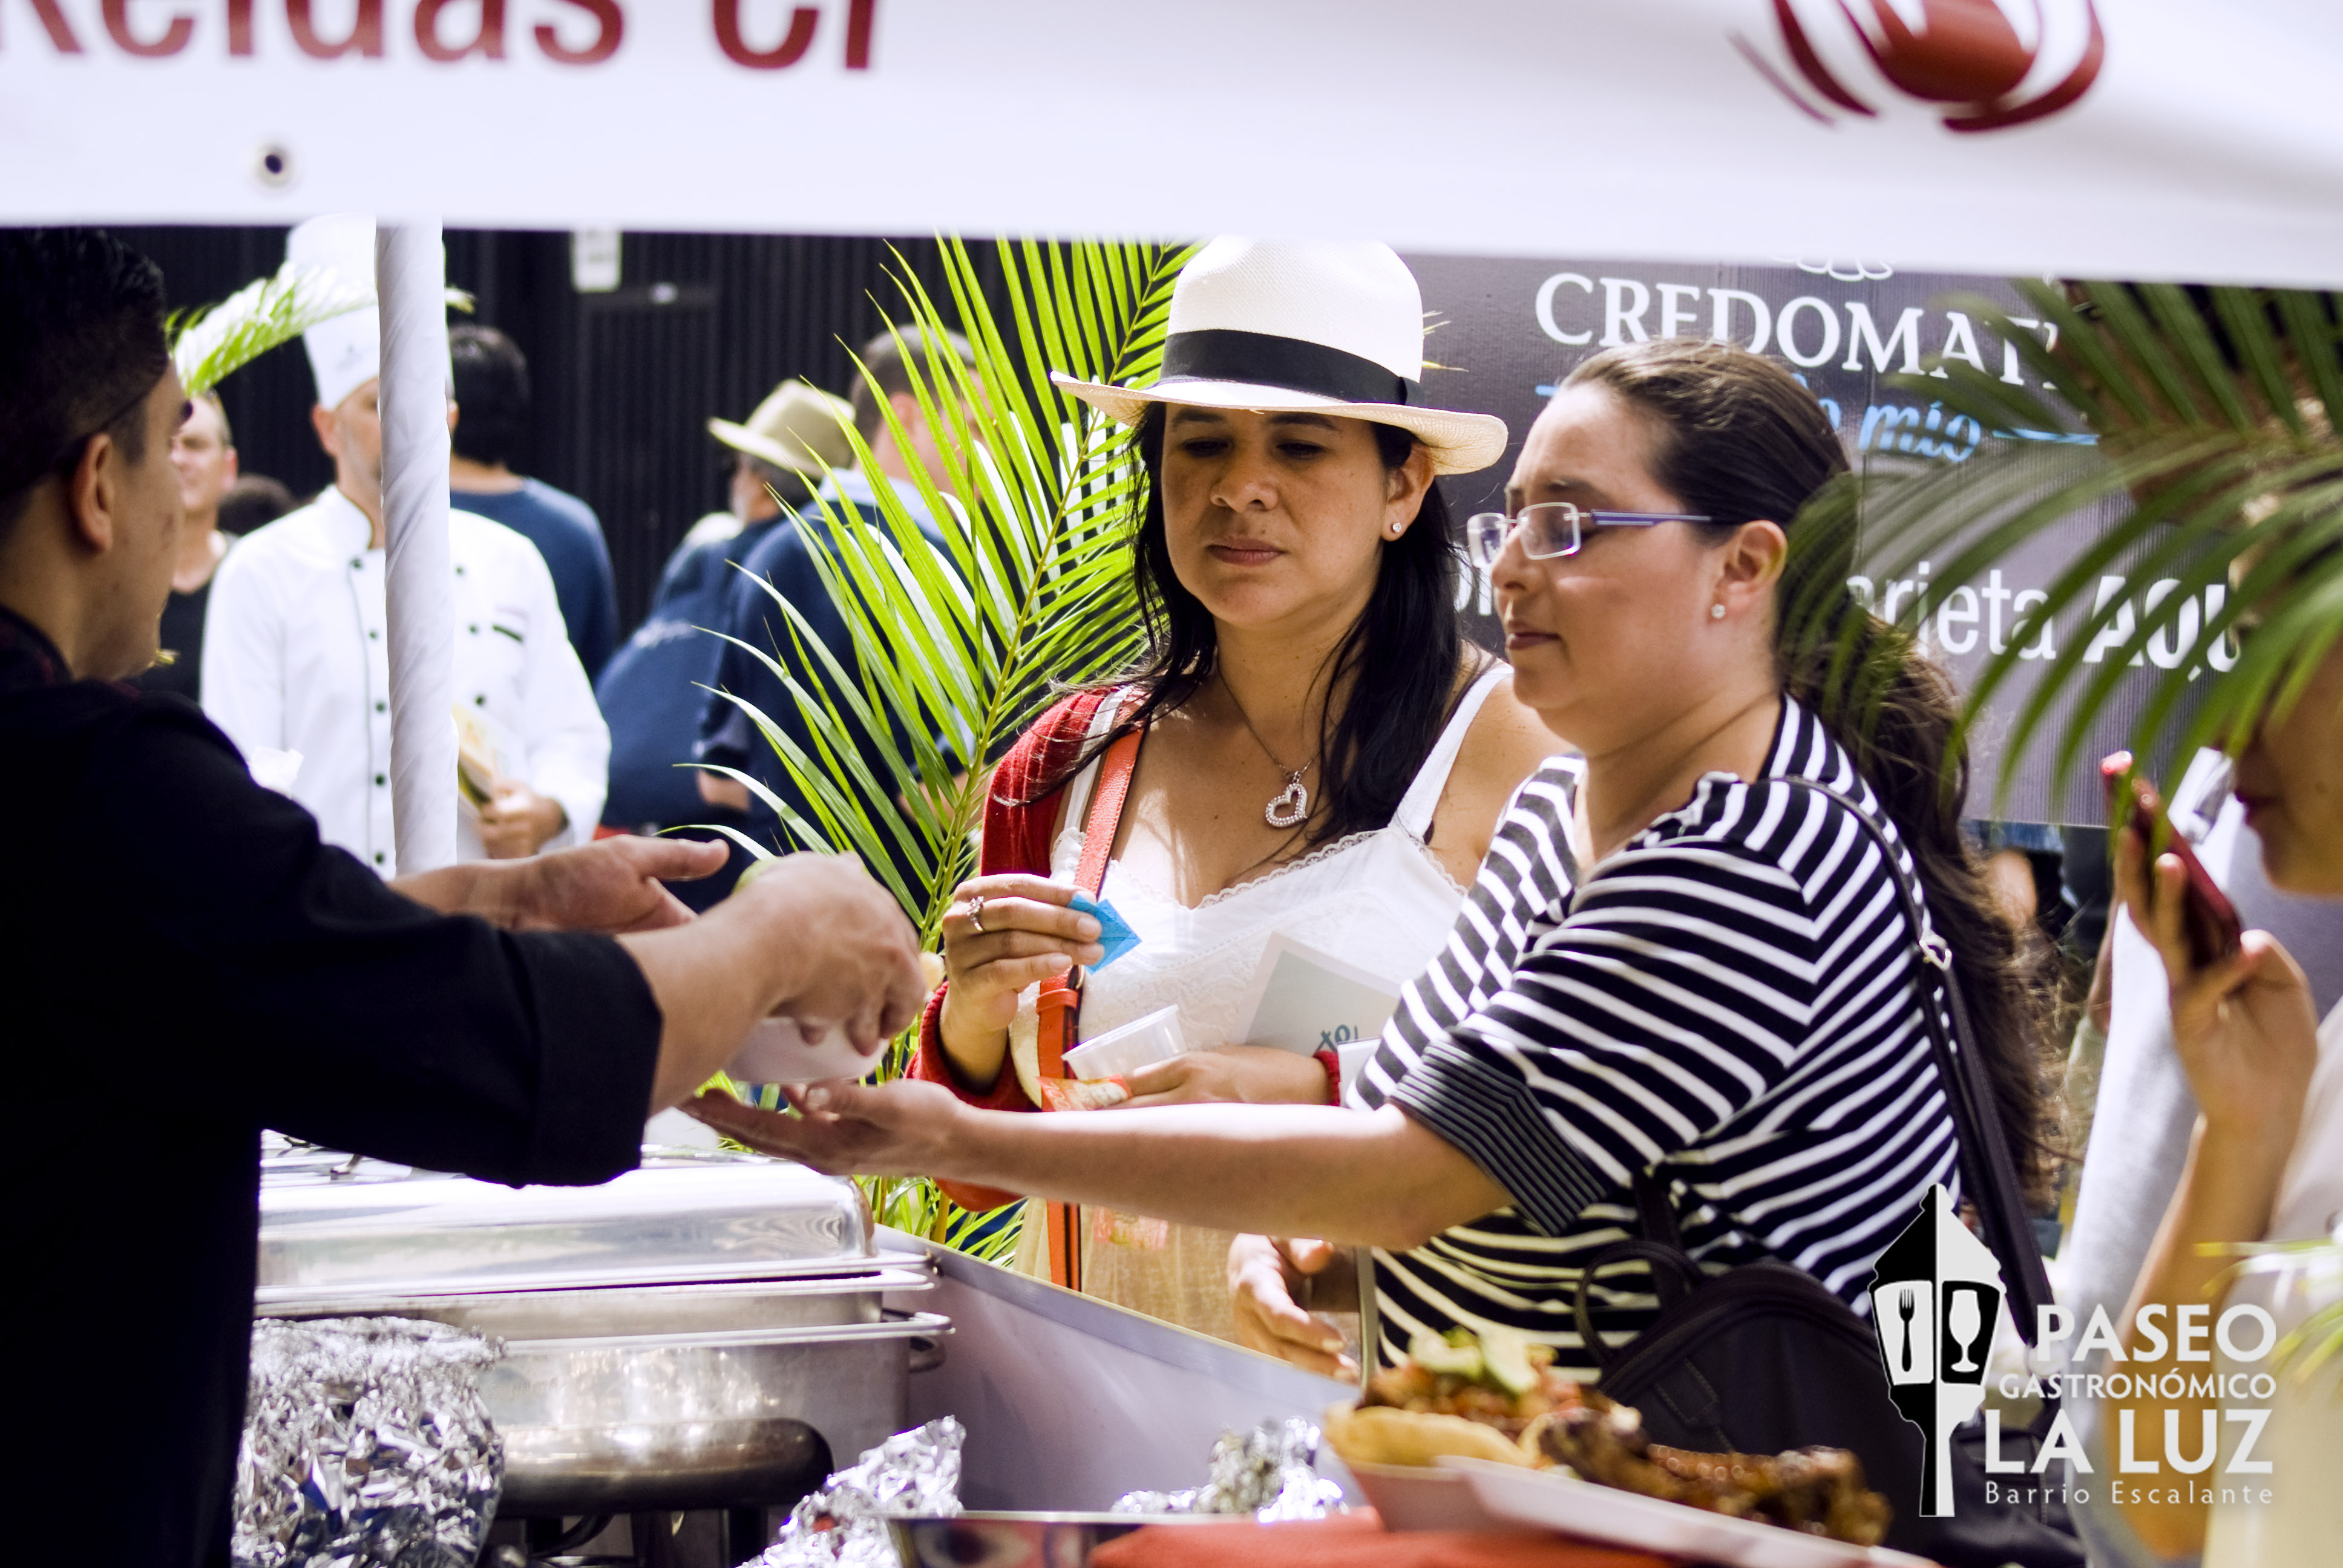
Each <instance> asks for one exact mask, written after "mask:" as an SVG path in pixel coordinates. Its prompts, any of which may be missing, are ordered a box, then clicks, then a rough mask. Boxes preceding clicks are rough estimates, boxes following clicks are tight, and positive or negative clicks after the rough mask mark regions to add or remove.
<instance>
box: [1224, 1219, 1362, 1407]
mask: <svg viewBox="0 0 2343 1568" xmlns="http://www.w3.org/2000/svg"><path fill="white" fill-rule="evenodd" d="M1330 1276H1332V1278H1331V1279H1330ZM1320 1280H1329V1281H1330V1282H1332V1283H1334V1284H1336V1285H1338V1286H1345V1285H1346V1286H1347V1287H1348V1288H1349V1291H1350V1293H1351V1296H1352V1298H1353V1299H1352V1301H1351V1302H1349V1303H1348V1304H1349V1305H1350V1306H1351V1307H1352V1308H1353V1309H1355V1307H1356V1305H1357V1302H1356V1297H1357V1293H1358V1276H1357V1274H1356V1273H1355V1272H1354V1271H1353V1266H1352V1262H1351V1259H1350V1256H1349V1254H1347V1253H1345V1252H1343V1251H1340V1250H1339V1249H1337V1248H1334V1247H1332V1246H1329V1245H1328V1244H1327V1243H1325V1242H1324V1241H1317V1240H1314V1239H1309V1238H1302V1239H1295V1240H1281V1239H1277V1238H1273V1237H1269V1236H1239V1237H1238V1238H1237V1239H1236V1240H1235V1241H1232V1242H1231V1243H1230V1244H1229V1304H1230V1306H1231V1307H1232V1309H1233V1310H1234V1312H1235V1314H1236V1328H1237V1343H1239V1344H1241V1345H1242V1346H1244V1348H1245V1349H1247V1350H1249V1351H1259V1352H1262V1354H1263V1355H1272V1356H1275V1357H1277V1358H1278V1359H1279V1360H1280V1361H1282V1362H1289V1363H1291V1364H1292V1365H1294V1366H1298V1367H1300V1368H1302V1370H1303V1371H1304V1372H1316V1373H1318V1374H1319V1375H1320V1376H1321V1377H1332V1378H1355V1377H1357V1376H1358V1375H1359V1364H1358V1362H1354V1361H1353V1360H1352V1359H1351V1358H1350V1357H1349V1356H1348V1355H1345V1354H1344V1353H1343V1347H1342V1331H1341V1330H1339V1329H1337V1328H1335V1327H1334V1326H1333V1324H1332V1323H1330V1322H1327V1321H1326V1320H1325V1319H1324V1318H1322V1317H1321V1316H1319V1315H1318V1314H1317V1313H1315V1312H1311V1311H1310V1310H1309V1309H1307V1308H1305V1307H1303V1306H1302V1304H1301V1299H1302V1295H1303V1294H1304V1293H1305V1289H1306V1287H1307V1286H1308V1285H1309V1284H1312V1283H1315V1282H1318V1281H1320Z"/></svg>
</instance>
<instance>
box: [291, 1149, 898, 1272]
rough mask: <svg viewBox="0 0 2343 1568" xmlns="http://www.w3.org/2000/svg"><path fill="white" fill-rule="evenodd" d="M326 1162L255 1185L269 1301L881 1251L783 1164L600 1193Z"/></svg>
mask: <svg viewBox="0 0 2343 1568" xmlns="http://www.w3.org/2000/svg"><path fill="white" fill-rule="evenodd" d="M334 1168H335V1167H333V1166H332V1165H328V1166H327V1167H326V1174H325V1175H324V1176H323V1177H321V1176H320V1175H319V1172H318V1168H317V1165H316V1163H315V1162H314V1161H312V1162H310V1163H307V1164H302V1165H299V1166H297V1167H291V1168H288V1169H287V1170H286V1171H284V1173H283V1175H282V1176H281V1178H280V1179H279V1180H277V1181H268V1182H264V1184H263V1186H262V1189H261V1195H260V1260H259V1279H258V1284H259V1295H258V1299H259V1301H260V1302H263V1303H264V1304H267V1303H274V1302H287V1301H294V1300H324V1299H330V1298H351V1297H357V1296H370V1297H375V1298H382V1297H391V1296H396V1297H419V1296H431V1295H471V1294H480V1293H483V1292H508V1291H521V1290H554V1289H560V1288H565V1287H567V1288H582V1287H598V1286H610V1285H629V1284H645V1283H653V1282H662V1281H666V1282H683V1281H723V1280H745V1279H771V1278H776V1277H781V1276H786V1275H790V1274H803V1273H823V1272H837V1271H840V1269H841V1268H844V1269H847V1270H849V1271H851V1270H856V1269H867V1268H869V1267H870V1264H871V1262H872V1260H873V1258H874V1256H875V1250H874V1248H873V1247H872V1245H871V1226H870V1209H869V1206H868V1204H867V1203H866V1202H865V1201H864V1200H863V1197H862V1194H861V1191H860V1189H859V1188H857V1187H856V1186H855V1185H854V1184H853V1183H852V1182H851V1181H845V1180H842V1179H840V1178H837V1177H830V1176H823V1175H821V1174H820V1173H818V1172H816V1171H811V1170H809V1169H808V1168H807V1167H805V1166H802V1165H797V1164H791V1163H789V1162H787V1161H773V1160H765V1159H760V1158H756V1157H741V1158H735V1159H719V1160H668V1159H660V1160H658V1161H655V1162H654V1163H651V1164H649V1165H646V1166H645V1167H644V1168H643V1169H641V1170H639V1171H628V1172H627V1173H626V1174H624V1175H621V1176H619V1177H618V1178H616V1179H615V1180H613V1181H608V1182H607V1183H605V1184H603V1185H602V1186H599V1187H520V1188H513V1187H503V1186H498V1185H497V1184H496V1183H494V1182H488V1181H469V1180H467V1179H465V1178H462V1177H455V1176H439V1175H433V1174H427V1173H420V1172H418V1173H412V1174H409V1175H407V1176H404V1177H403V1178H395V1179H389V1180H342V1181H336V1180H333V1179H331V1171H332V1170H333V1169H334ZM387 1170H389V1171H396V1170H397V1168H396V1167H390V1168H387ZM354 1174H355V1172H354Z"/></svg>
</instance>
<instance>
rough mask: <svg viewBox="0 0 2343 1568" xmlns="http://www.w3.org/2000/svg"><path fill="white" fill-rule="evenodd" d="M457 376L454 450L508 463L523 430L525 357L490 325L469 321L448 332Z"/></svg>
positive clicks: (449, 356) (525, 418)
mask: <svg viewBox="0 0 2343 1568" xmlns="http://www.w3.org/2000/svg"><path fill="white" fill-rule="evenodd" d="M447 360H448V364H449V366H450V367H451V369H452V370H453V372H454V375H455V380H456V410H457V413H456V433H455V434H454V435H453V436H451V437H448V441H449V444H450V445H452V446H453V447H455V449H456V456H458V457H465V458H468V459H469V460H471V461H472V462H475V463H488V464H499V463H509V462H511V461H512V460H513V458H514V457H515V456H516V455H518V453H519V451H520V449H521V443H522V442H523V441H524V440H526V439H527V438H528V358H527V357H524V356H523V355H522V353H521V351H520V346H519V345H518V344H516V343H515V342H514V341H513V340H512V339H511V338H509V337H506V336H505V335H504V334H503V333H501V332H498V330H497V329H496V328H495V327H474V326H472V325H470V324H468V323H467V324H466V325H464V326H462V327H455V328H453V329H451V330H450V331H449V332H448V334H447Z"/></svg>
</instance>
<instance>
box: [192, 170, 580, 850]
mask: <svg viewBox="0 0 2343 1568" xmlns="http://www.w3.org/2000/svg"><path fill="white" fill-rule="evenodd" d="M372 236H373V224H372V223H371V221H369V220H367V219H365V218H362V217H361V218H355V219H353V218H350V217H348V216H346V215H336V216H328V217H323V218H314V219H312V220H310V221H309V222H308V223H306V224H303V225H302V226H300V227H299V228H297V229H295V230H294V231H293V235H292V237H291V239H290V240H289V241H288V243H287V253H288V255H289V256H291V258H292V259H294V260H296V261H303V262H310V263H317V264H322V265H327V266H335V267H336V268H337V270H339V271H343V272H345V273H346V274H347V275H349V276H358V277H368V278H370V277H372V276H373V270H372V269H373V257H374V242H373V237H372ZM306 346H307V349H308V353H309V367H310V370H311V372H312V373H313V374H314V375H315V377H317V407H315V408H313V409H312V410H311V413H310V418H311V421H312V423H313V424H314V426H315V427H316V429H317V440H318V443H319V444H320V445H321V446H323V447H325V449H326V452H327V456H328V457H332V458H333V460H334V474H335V479H334V483H333V485H332V486H330V487H327V489H326V490H325V491H324V493H322V494H321V495H319V496H318V498H317V500H316V501H314V502H312V503H311V504H310V505H309V506H307V507H305V508H302V509H301V510H300V511H297V512H295V513H293V514H291V515H290V516H288V517H285V518H279V519H278V520H277V521H276V522H274V523H271V524H269V525H268V526H267V527H266V528H261V529H259V530H258V531H256V532H255V533H253V534H250V535H248V536H246V538H245V540H244V542H243V543H242V544H240V545H238V546H237V547H236V552H235V553H234V554H233V555H231V556H230V557H229V558H228V559H227V561H226V563H225V564H224V565H223V566H222V568H221V570H220V576H219V578H218V580H217V581H216V583H215V584H214V585H213V588H212V603H211V612H210V616H209V619H208V624H207V625H206V628H205V634H204V673H205V677H206V678H205V681H204V711H205V712H206V714H207V715H209V716H210V718H211V719H212V721H213V722H214V723H216V724H217V725H218V726H219V727H220V728H221V729H224V730H226V732H227V736H228V739H231V740H233V741H235V742H236V746H237V748H238V749H240V750H242V751H243V752H244V754H245V756H246V758H247V759H256V757H257V756H258V755H259V754H262V753H283V752H297V753H298V754H299V759H300V760H299V767H298V770H297V772H296V773H295V774H294V777H293V779H292V783H291V789H290V793H291V794H292V796H293V798H294V799H296V800H297V801H299V802H300V803H301V804H302V805H304V806H307V808H308V809H310V810H311V811H312V812H313V813H314V814H315V815H316V816H317V821H318V825H319V828H320V830H321V831H322V832H323V833H324V834H325V837H326V841H327V842H328V843H331V844H338V845H340V846H341V847H342V848H344V849H348V850H349V851H350V852H351V853H352V854H355V855H357V857H358V858H359V859H362V860H364V861H365V862H366V863H367V865H369V866H372V867H374V868H375V869H377V870H378V871H380V872H381V873H382V874H383V875H384V876H386V877H387V876H391V875H394V874H396V872H397V861H396V858H395V851H394V849H393V838H392V827H391V810H390V663H389V652H388V647H387V638H388V636H389V631H388V622H387V615H386V611H385V606H384V592H383V573H384V568H385V558H384V551H383V539H384V535H383V517H382V423H381V419H380V416H379V412H378V410H377V407H376V395H377V372H378V370H379V368H380V365H379V360H380V353H381V336H380V330H379V328H378V327H377V324H376V317H375V312H374V311H373V310H372V309H371V308H368V309H366V310H359V311H354V312H352V313H350V314H349V315H347V316H342V317H336V318H334V319H333V320H330V321H327V322H324V323H322V324H321V325H319V326H317V327H313V328H311V329H310V331H309V333H308V335H307V339H306ZM447 540H448V553H449V555H450V557H451V558H452V559H453V564H454V568H455V571H454V581H453V583H452V584H451V585H450V586H451V588H452V589H453V597H454V601H455V615H454V622H455V633H456V637H455V644H456V646H455V675H456V711H457V712H458V713H459V714H461V715H462V716H463V719H464V722H465V729H466V730H467V734H468V739H467V751H468V753H469V755H470V756H471V757H472V758H473V759H475V765H474V767H473V768H472V769H471V770H470V771H471V773H472V776H473V778H474V779H475V781H476V783H478V784H482V785H484V786H485V788H483V789H482V791H481V792H482V793H484V794H486V795H487V796H488V799H487V801H486V803H485V804H478V806H477V809H475V807H474V806H473V805H472V804H467V805H466V807H465V808H464V809H462V810H460V811H459V812H458V822H457V852H458V856H459V857H460V858H461V859H516V858H518V857H521V856H525V855H532V854H535V853H537V852H538V851H539V850H541V849H558V848H559V847H561V846H563V845H566V844H570V843H575V842H579V841H582V840H584V839H588V838H591V837H592V835H593V829H594V824H595V823H597V822H598V821H600V820H601V817H602V790H603V786H604V772H605V769H607V768H608V765H609V755H610V732H609V730H608V729H607V728H605V727H604V725H603V723H602V715H601V713H600V712H599V710H598V709H596V708H595V706H594V689H593V687H592V686H591V685H590V684H588V681H587V679H586V671H585V669H584V668H582V667H581V666H580V665H579V664H578V656H577V654H576V653H575V652H573V651H572V650H571V648H570V646H569V639H568V636H567V634H566V633H565V632H564V630H563V628H562V622H561V608H560V606H559V605H558V603H557V602H556V601H555V598H554V592H553V579H552V578H551V577H550V576H548V573H547V571H546V566H545V560H544V558H543V557H541V556H539V555H538V552H537V548H536V547H535V546H533V545H531V544H530V543H529V542H528V540H527V539H525V538H521V537H520V536H519V535H518V534H517V533H515V532H513V531H512V530H511V529H510V528H505V527H503V526H502V525H500V524H498V523H492V522H490V521H488V519H487V518H478V517H474V516H472V515H471V514H470V513H468V512H463V511H457V512H452V513H450V514H449V517H448V532H447ZM456 787H457V784H456V780H454V779H450V780H448V788H449V789H455V788H456Z"/></svg>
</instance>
